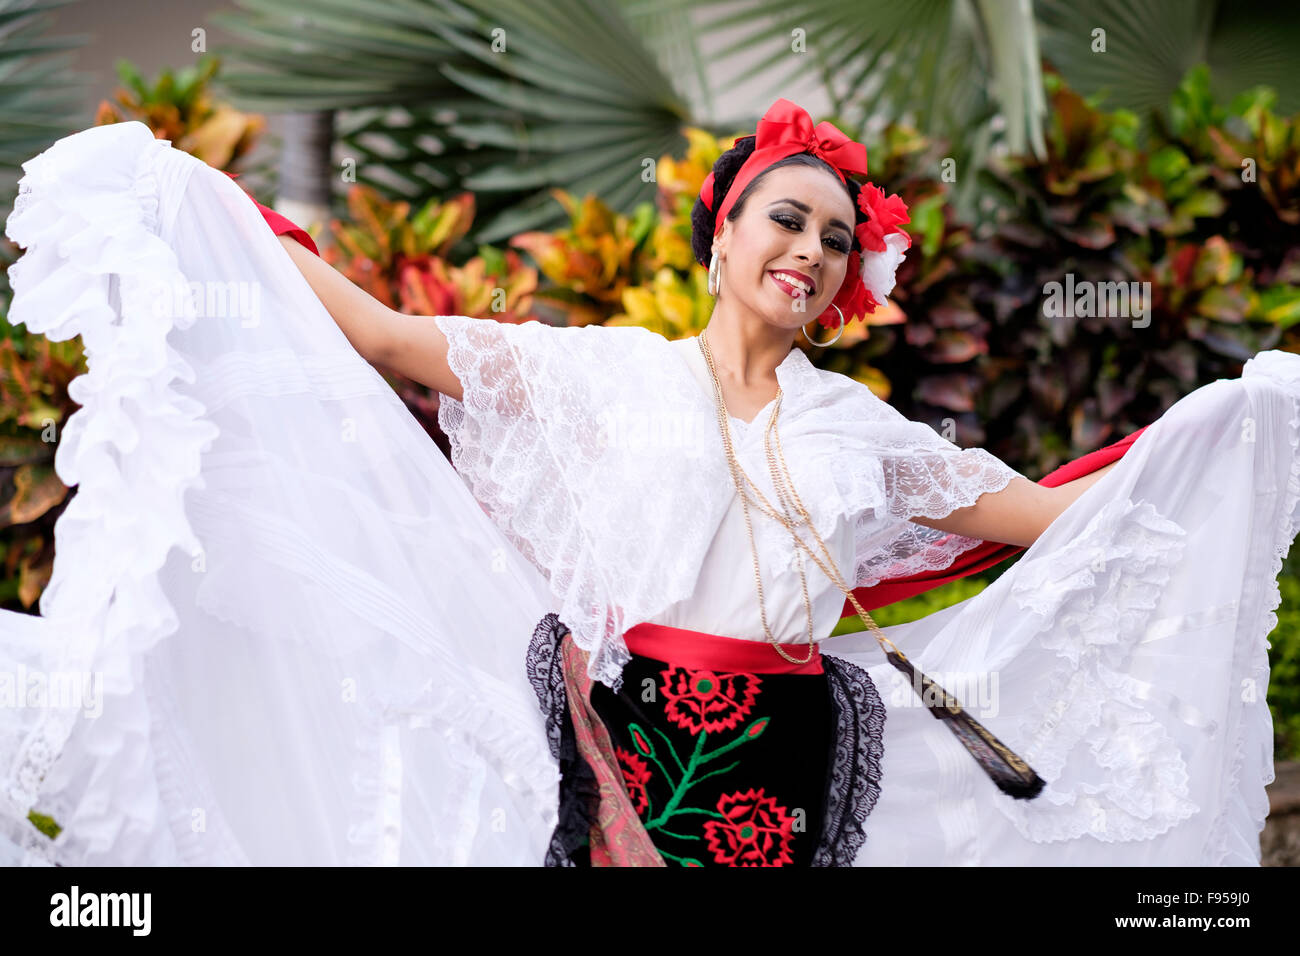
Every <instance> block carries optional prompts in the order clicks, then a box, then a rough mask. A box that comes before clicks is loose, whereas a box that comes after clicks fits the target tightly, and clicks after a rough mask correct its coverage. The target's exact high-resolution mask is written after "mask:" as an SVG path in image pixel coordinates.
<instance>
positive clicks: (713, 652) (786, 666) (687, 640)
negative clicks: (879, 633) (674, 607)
mask: <svg viewBox="0 0 1300 956" xmlns="http://www.w3.org/2000/svg"><path fill="white" fill-rule="evenodd" d="M623 640H624V642H625V643H626V644H627V649H628V650H629V651H631V652H632V653H633V654H637V655H640V656H641V657H652V658H654V659H655V660H657V661H669V662H670V663H673V664H677V665H679V666H682V667H693V668H697V669H704V670H711V671H718V672H722V673H747V674H820V673H822V672H823V671H822V655H821V650H820V649H819V648H817V647H816V646H815V645H814V648H813V654H812V658H811V660H809V661H808V663H806V664H792V663H791V662H790V661H787V660H786V659H785V658H784V657H782V656H781V655H780V654H778V653H777V651H776V648H774V647H773V646H772V644H771V642H770V641H766V640H762V641H748V640H745V639H743V638H739V637H723V636H722V635H721V634H709V633H708V632H706V631H690V630H687V629H686V628H681V627H668V626H667V625H665V624H651V623H649V622H646V621H643V622H642V623H640V624H636V625H633V626H632V627H630V628H628V630H627V631H626V632H625V633H624V634H623ZM783 649H784V650H785V652H786V653H787V654H789V655H790V656H791V657H794V658H798V659H800V660H802V659H803V658H805V657H807V656H808V645H807V644H786V645H784V646H783Z"/></svg>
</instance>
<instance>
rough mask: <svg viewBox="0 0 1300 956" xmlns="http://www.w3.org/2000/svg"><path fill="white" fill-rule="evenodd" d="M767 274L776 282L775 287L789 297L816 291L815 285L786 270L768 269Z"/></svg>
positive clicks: (810, 293) (807, 294)
mask: <svg viewBox="0 0 1300 956" xmlns="http://www.w3.org/2000/svg"><path fill="white" fill-rule="evenodd" d="M767 274H768V276H769V277H770V278H771V280H772V281H773V282H774V283H776V287H777V288H778V289H780V290H781V291H782V292H784V293H785V294H786V295H788V296H790V297H791V298H798V297H799V296H809V295H812V294H813V293H814V292H816V291H817V288H816V286H810V285H809V284H808V283H807V282H804V281H803V280H802V279H800V278H798V277H797V276H793V275H791V274H790V273H788V272H781V271H780V270H769V271H768V273H767Z"/></svg>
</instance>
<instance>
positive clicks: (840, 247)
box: [771, 212, 849, 253]
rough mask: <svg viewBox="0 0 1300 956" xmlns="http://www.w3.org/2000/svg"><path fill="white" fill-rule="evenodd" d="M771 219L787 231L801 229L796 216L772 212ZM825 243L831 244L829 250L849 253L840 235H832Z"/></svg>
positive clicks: (800, 223) (846, 241) (847, 246)
mask: <svg viewBox="0 0 1300 956" xmlns="http://www.w3.org/2000/svg"><path fill="white" fill-rule="evenodd" d="M771 219H772V221H773V222H778V223H780V224H781V225H783V226H785V227H786V228H787V229H800V228H802V227H803V220H801V219H800V218H799V217H798V216H792V215H791V214H790V213H787V212H774V213H772V214H771ZM827 241H828V242H829V243H830V244H831V248H832V249H834V250H835V251H836V252H840V253H847V252H848V251H849V242H848V240H847V239H845V238H844V237H843V236H841V235H838V234H836V233H832V234H831V235H830V236H828V237H827Z"/></svg>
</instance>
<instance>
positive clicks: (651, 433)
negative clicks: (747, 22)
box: [435, 316, 1018, 686]
mask: <svg viewBox="0 0 1300 956" xmlns="http://www.w3.org/2000/svg"><path fill="white" fill-rule="evenodd" d="M435 321H436V322H437V323H438V327H439V328H440V329H441V330H442V331H443V333H444V334H445V335H446V336H447V339H448V343H449V347H448V362H449V364H450V366H451V369H452V371H453V372H454V373H455V374H456V376H457V378H458V379H459V380H460V382H461V384H462V387H463V389H464V393H463V398H462V400H461V401H457V400H455V399H453V398H450V397H448V396H445V395H444V396H442V402H441V405H440V407H439V412H438V422H439V426H440V427H441V428H442V430H443V431H444V432H445V433H446V434H447V436H448V438H449V440H450V442H451V451H452V464H453V465H454V466H455V468H456V470H457V472H458V473H459V474H460V475H461V477H462V478H463V479H464V480H465V482H466V484H467V485H468V487H469V488H470V490H471V492H472V493H473V494H474V496H475V498H476V499H477V500H478V501H479V503H480V505H481V506H482V507H483V509H484V511H485V512H486V513H487V514H488V515H489V516H490V517H491V518H492V520H493V521H494V522H495V523H496V524H497V525H498V526H499V527H500V528H501V529H502V530H503V532H504V533H505V534H506V535H507V537H508V538H509V539H510V540H511V541H512V543H514V544H515V545H516V546H517V547H518V549H519V551H520V553H521V554H522V555H523V556H524V557H525V558H526V559H527V560H528V561H529V562H531V563H532V564H533V565H534V566H536V567H537V568H538V569H539V570H540V571H541V572H542V574H543V575H544V576H545V577H546V579H547V582H548V585H549V587H550V590H551V593H552V595H553V597H554V599H555V602H556V607H555V610H556V613H557V614H558V615H559V617H560V619H561V620H562V621H564V623H565V624H566V625H568V626H569V628H570V629H571V630H572V632H573V637H574V640H575V642H576V643H577V644H578V646H579V647H581V648H583V649H585V650H587V651H589V652H590V659H589V671H590V674H591V676H592V677H593V678H594V679H597V680H601V681H603V682H605V683H606V684H610V685H611V686H616V685H617V684H618V682H619V674H620V673H621V671H622V666H623V664H624V663H625V662H626V661H627V659H628V656H629V655H628V652H627V647H626V645H625V643H624V642H623V637H622V635H623V633H624V632H625V631H626V630H627V629H628V628H630V627H631V626H632V625H633V624H636V623H638V622H641V621H651V622H656V623H663V624H671V625H674V626H680V627H686V628H689V629H691V630H701V631H710V632H712V633H716V634H722V635H726V636H735V637H744V638H752V639H755V640H765V639H766V637H765V635H764V633H763V628H762V625H761V622H760V620H759V616H758V606H757V594H756V589H755V586H754V571H753V559H752V557H751V554H750V549H749V543H748V539H747V537H746V535H745V530H744V521H743V516H742V515H741V512H740V506H739V499H738V497H737V493H736V488H735V485H734V483H733V481H732V478H731V475H730V472H729V469H728V465H727V460H726V455H725V451H724V448H723V445H722V440H721V436H720V435H719V432H718V421H717V411H716V404H715V401H714V398H713V394H712V385H711V383H710V380H709V378H708V377H707V376H708V371H707V366H704V365H703V356H702V355H700V354H699V348H698V344H697V343H696V341H695V339H694V338H691V339H687V340H681V341H678V342H670V341H668V340H667V339H665V338H664V337H663V336H661V335H659V334H657V333H655V332H652V331H650V330H648V329H644V328H640V327H636V326H621V327H620V326H614V327H611V326H584V327H554V326H550V325H546V324H544V323H541V322H537V321H528V322H524V323H521V324H513V323H502V322H497V321H493V320H490V319H474V318H468V317H465V316H437V317H436V318H435ZM776 374H777V380H778V382H779V383H780V385H781V388H782V392H783V398H782V403H781V416H780V419H779V427H780V437H781V446H782V449H783V451H784V454H785V460H786V463H787V465H788V467H789V468H790V471H791V475H792V478H793V481H794V486H795V488H796V490H797V491H798V493H799V496H800V498H801V499H802V500H803V503H804V505H805V506H806V507H807V508H808V510H809V512H810V513H811V516H812V520H813V522H814V524H815V525H816V527H817V529H818V531H819V532H820V534H821V536H822V538H823V539H824V540H825V541H826V542H827V544H828V546H830V547H832V548H833V550H834V554H835V558H836V560H837V561H838V562H839V563H840V564H839V566H840V571H841V573H842V574H843V575H844V577H845V579H846V580H847V581H849V583H850V585H851V586H852V587H864V586H868V585H871V584H875V583H876V582H878V581H880V580H882V579H884V578H892V577H900V576H905V575H907V574H911V573H915V572H917V571H920V570H925V569H931V568H945V567H947V566H949V565H950V564H951V563H952V562H953V560H954V559H955V558H956V557H957V556H958V555H959V554H960V553H961V552H963V551H965V550H967V549H969V548H971V547H973V546H975V545H976V544H978V543H979V542H978V541H977V540H975V539H972V538H965V537H961V536H958V535H951V534H945V533H943V532H939V531H935V530H933V529H931V528H927V527H925V526H923V525H918V524H916V523H914V522H912V521H910V520H908V519H909V518H911V517H915V516H922V517H928V518H937V517H942V516H944V515H946V514H949V513H950V512H952V511H953V510H955V509H957V508H962V507H966V506H968V505H971V504H974V503H975V501H976V500H977V499H978V498H979V496H980V495H981V494H983V493H985V492H987V491H996V490H999V489H1001V488H1003V487H1005V486H1006V484H1007V483H1008V482H1009V481H1010V480H1011V479H1012V478H1014V477H1016V475H1017V474H1018V472H1016V471H1014V470H1013V469H1012V468H1010V467H1009V466H1007V465H1006V464H1004V463H1003V462H1001V461H999V460H998V459H997V458H995V457H994V456H993V455H990V454H989V453H987V452H985V451H984V450H983V449H979V448H968V449H962V448H958V447H957V446H956V445H954V444H952V443H951V442H949V441H947V440H945V439H944V438H942V437H941V436H940V435H938V434H937V433H936V432H935V431H934V430H933V429H931V428H930V427H929V426H927V425H925V424H923V423H920V422H913V421H909V420H908V419H906V418H904V417H903V416H902V415H901V414H899V413H898V412H897V411H895V410H894V409H893V408H892V407H891V406H890V405H888V404H887V403H886V402H884V401H881V400H880V399H879V398H878V397H876V395H875V394H874V393H873V392H872V391H871V390H870V389H868V388H867V387H866V386H865V385H863V384H861V383H860V382H857V381H855V380H853V379H851V378H849V377H847V376H845V375H840V374H838V373H835V372H829V371H825V370H822V369H819V368H817V367H816V366H815V365H813V363H812V362H811V360H809V358H808V357H807V355H805V354H804V353H803V351H802V350H800V349H798V348H795V349H793V350H792V351H791V352H790V354H789V355H788V356H787V357H786V358H785V359H784V360H782V362H781V364H780V365H779V366H778V367H777V370H776ZM701 375H703V377H701ZM768 412H770V407H769V408H768V409H765V410H764V411H762V412H760V413H759V415H758V416H757V417H756V418H755V420H754V422H753V424H751V425H745V424H744V423H743V422H741V421H739V420H734V419H733V421H732V423H731V425H732V428H733V431H734V433H735V435H736V438H737V439H738V441H736V443H735V450H736V454H737V457H738V458H739V460H740V463H741V466H742V467H743V468H744V469H745V471H746V473H747V474H748V475H749V476H750V478H751V479H753V481H755V482H756V483H757V484H758V486H759V488H760V490H761V491H762V493H763V495H764V496H765V497H766V498H767V500H768V501H769V502H772V503H773V504H775V503H776V502H777V501H778V498H777V495H776V491H775V488H774V487H773V485H772V480H771V477H770V474H769V471H768V463H767V457H766V452H765V450H764V447H763V428H764V427H765V425H766V414H767V413H768ZM751 514H752V515H753V518H754V523H753V527H754V536H755V542H756V545H757V548H758V553H759V567H760V569H761V572H762V575H763V587H764V595H765V597H766V598H767V599H768V600H767V608H768V622H769V625H770V626H771V627H772V629H773V633H774V634H777V635H779V639H780V640H782V641H795V642H798V641H801V640H806V639H807V638H806V627H807V619H806V616H805V613H804V609H803V603H802V596H801V593H800V584H799V576H798V572H797V569H796V565H795V561H796V560H798V558H797V557H796V552H797V551H798V549H797V548H796V546H795V545H794V544H793V542H792V541H791V540H790V537H789V533H788V532H787V531H785V529H783V528H781V527H780V526H779V525H777V524H775V523H774V522H773V521H771V520H770V519H769V518H767V516H766V515H764V514H762V513H761V512H757V511H751ZM798 553H799V554H802V552H801V551H799V552H798ZM805 567H806V569H807V570H806V574H807V578H808V587H809V597H810V598H811V599H812V600H813V602H814V612H815V617H814V622H813V624H814V635H815V637H816V638H817V639H823V638H825V637H826V636H827V635H828V634H829V632H830V630H831V629H832V628H833V627H834V625H835V622H836V620H838V617H839V611H840V609H841V608H842V607H843V601H844V595H843V592H841V591H839V590H838V589H836V588H835V586H834V585H833V584H831V582H830V581H829V580H827V579H826V578H825V577H824V576H823V575H822V574H821V572H820V571H819V570H818V569H817V567H816V565H814V564H812V563H811V562H810V561H808V560H807V559H806V556H805Z"/></svg>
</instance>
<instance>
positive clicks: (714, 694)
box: [663, 665, 762, 734]
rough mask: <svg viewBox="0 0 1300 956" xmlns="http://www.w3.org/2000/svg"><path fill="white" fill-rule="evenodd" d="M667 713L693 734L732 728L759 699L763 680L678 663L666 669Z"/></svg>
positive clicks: (665, 710)
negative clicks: (679, 665) (681, 665)
mask: <svg viewBox="0 0 1300 956" xmlns="http://www.w3.org/2000/svg"><path fill="white" fill-rule="evenodd" d="M663 676H664V683H663V692H664V696H665V697H666V698H667V701H666V703H665V705H664V714H665V715H666V716H667V718H668V719H669V720H671V721H672V722H673V723H674V724H676V725H677V726H678V727H681V728H682V729H684V730H689V731H690V732H691V733H692V734H698V733H699V732H700V731H702V730H703V731H708V732H709V733H713V732H714V731H717V730H730V729H731V728H733V727H735V726H736V725H737V724H738V723H740V721H741V720H743V719H744V717H745V716H746V715H747V714H748V713H749V711H750V709H751V708H753V706H754V701H755V700H757V699H758V690H759V687H760V686H761V684H762V680H761V679H760V678H759V677H758V676H757V675H755V674H744V673H740V674H725V673H718V672H716V671H707V670H698V671H697V670H691V669H690V668H686V667H677V666H676V665H674V666H672V667H670V668H668V670H666V671H663Z"/></svg>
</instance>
